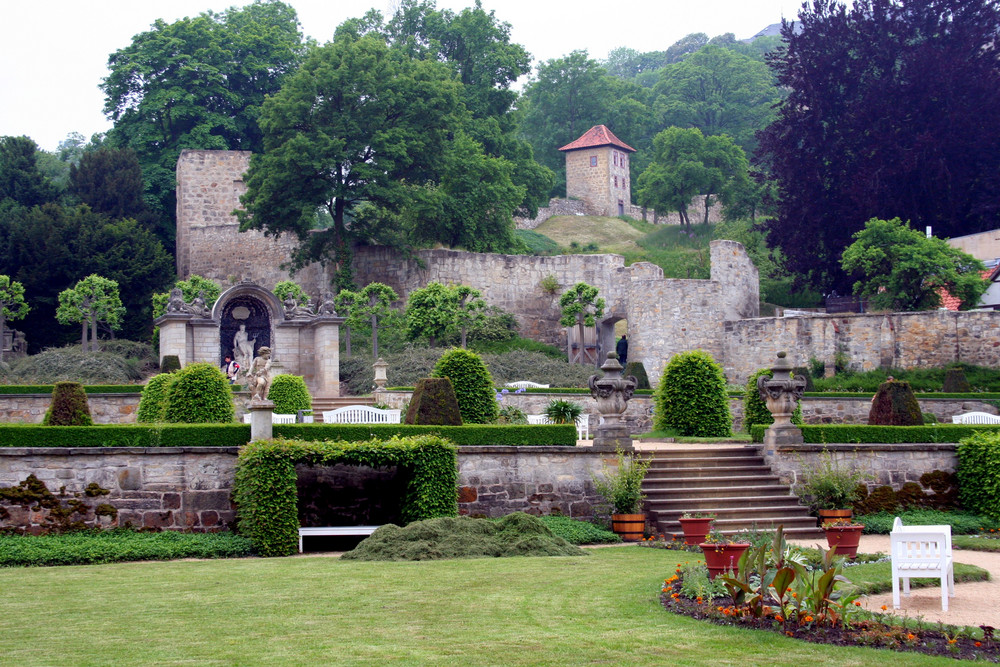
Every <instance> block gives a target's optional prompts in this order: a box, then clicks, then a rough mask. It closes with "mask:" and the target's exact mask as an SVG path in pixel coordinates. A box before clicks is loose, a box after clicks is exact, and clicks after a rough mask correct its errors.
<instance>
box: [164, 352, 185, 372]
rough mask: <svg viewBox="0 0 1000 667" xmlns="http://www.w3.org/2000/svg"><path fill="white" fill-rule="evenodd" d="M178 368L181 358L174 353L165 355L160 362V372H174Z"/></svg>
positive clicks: (179, 367)
mask: <svg viewBox="0 0 1000 667" xmlns="http://www.w3.org/2000/svg"><path fill="white" fill-rule="evenodd" d="M180 369H181V360H180V359H178V358H177V355H176V354H168V355H165V356H164V357H163V361H161V362H160V372H161V373H176V372H177V371H179V370H180Z"/></svg>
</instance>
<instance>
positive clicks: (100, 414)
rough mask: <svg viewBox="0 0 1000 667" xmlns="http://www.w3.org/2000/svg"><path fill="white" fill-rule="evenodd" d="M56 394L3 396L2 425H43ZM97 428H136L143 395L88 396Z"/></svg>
mask: <svg viewBox="0 0 1000 667" xmlns="http://www.w3.org/2000/svg"><path fill="white" fill-rule="evenodd" d="M50 403H52V394H0V423H4V424H41V423H42V419H43V418H44V417H45V411H46V410H48V409H49V404H50ZM87 405H89V406H90V416H91V418H92V419H93V420H94V423H95V424H133V423H135V411H136V410H137V409H138V407H139V394H87Z"/></svg>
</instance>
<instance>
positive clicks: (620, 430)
mask: <svg viewBox="0 0 1000 667" xmlns="http://www.w3.org/2000/svg"><path fill="white" fill-rule="evenodd" d="M601 370H602V371H604V377H602V378H598V376H596V375H591V376H590V381H589V382H588V385H589V386H590V395H591V396H593V397H594V400H596V401H597V410H598V412H600V413H601V417H602V418H603V423H601V424H598V425H597V427H596V428H595V429H594V447H595V448H606V449H609V450H613V449H621V450H622V451H632V450H633V447H632V434H631V433H629V430H628V425H627V424H626V423H625V422H624V421H622V413H624V412H625V409H626V408H627V407H628V401H629V399H630V398H632V394H633V393H635V388H636V385H638V384H639V382H638V380H636V379H635V377H634V376H631V375H630V376H628V377H624V378H623V377H622V365H621V364H620V363H618V354H617V353H616V352H608V360H607V361H605V362H604V365H603V366H601Z"/></svg>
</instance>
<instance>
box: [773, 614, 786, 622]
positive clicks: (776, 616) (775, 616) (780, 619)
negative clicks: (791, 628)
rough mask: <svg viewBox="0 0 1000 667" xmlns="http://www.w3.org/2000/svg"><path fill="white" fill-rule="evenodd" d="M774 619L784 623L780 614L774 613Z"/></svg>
mask: <svg viewBox="0 0 1000 667" xmlns="http://www.w3.org/2000/svg"><path fill="white" fill-rule="evenodd" d="M774 620H776V621H777V622H778V623H784V622H785V619H783V618H782V617H781V614H775V615H774Z"/></svg>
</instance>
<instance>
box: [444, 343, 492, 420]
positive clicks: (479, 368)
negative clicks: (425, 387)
mask: <svg viewBox="0 0 1000 667" xmlns="http://www.w3.org/2000/svg"><path fill="white" fill-rule="evenodd" d="M431 377H435V378H445V377H446V378H448V379H449V380H451V386H452V387H453V388H454V389H455V397H456V398H457V399H458V409H459V411H460V412H461V413H462V422H463V423H465V424H492V423H494V422H496V420H497V416H498V413H499V410H500V408H499V407H497V401H496V390H495V389H494V388H493V377H492V376H491V375H490V371H489V369H487V368H486V364H484V363H483V359H482V357H480V356H479V355H478V354H476V353H475V352H470V351H469V350H464V349H462V348H457V347H453V348H451V349H450V350H448V351H447V352H445V353H444V354H442V355H441V358H440V359H438V362H437V364H435V365H434V370H433V371H431Z"/></svg>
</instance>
